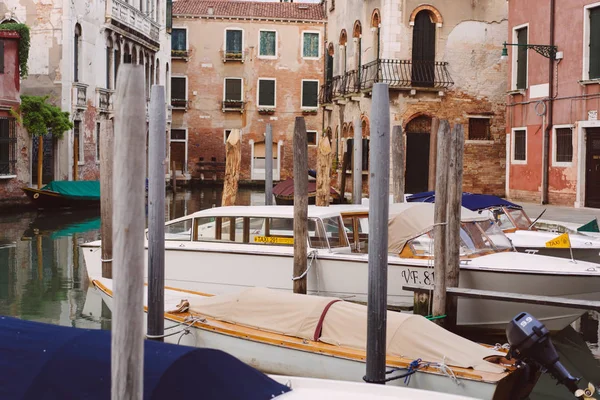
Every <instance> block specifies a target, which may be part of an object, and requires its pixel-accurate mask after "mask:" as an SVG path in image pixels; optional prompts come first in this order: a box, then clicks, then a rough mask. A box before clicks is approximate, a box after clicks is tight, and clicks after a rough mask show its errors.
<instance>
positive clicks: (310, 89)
mask: <svg viewBox="0 0 600 400" xmlns="http://www.w3.org/2000/svg"><path fill="white" fill-rule="evenodd" d="M318 99H319V81H306V80H303V81H302V108H317V106H318V104H319V100H318Z"/></svg>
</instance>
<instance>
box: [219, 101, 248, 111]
mask: <svg viewBox="0 0 600 400" xmlns="http://www.w3.org/2000/svg"><path fill="white" fill-rule="evenodd" d="M245 103H246V102H244V101H241V100H223V108H222V110H223V112H227V111H238V112H240V113H243V112H244V104H245Z"/></svg>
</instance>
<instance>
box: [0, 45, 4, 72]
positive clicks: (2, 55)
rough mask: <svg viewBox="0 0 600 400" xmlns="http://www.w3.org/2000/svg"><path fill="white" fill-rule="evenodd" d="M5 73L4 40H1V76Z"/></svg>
mask: <svg viewBox="0 0 600 400" xmlns="http://www.w3.org/2000/svg"><path fill="white" fill-rule="evenodd" d="M3 73H4V40H0V74H3Z"/></svg>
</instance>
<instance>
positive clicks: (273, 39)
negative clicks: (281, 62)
mask: <svg viewBox="0 0 600 400" xmlns="http://www.w3.org/2000/svg"><path fill="white" fill-rule="evenodd" d="M259 40H260V46H259V52H258V55H259V56H261V57H275V56H277V32H276V31H260V39H259Z"/></svg>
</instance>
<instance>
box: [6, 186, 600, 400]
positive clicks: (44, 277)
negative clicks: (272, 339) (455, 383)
mask: <svg viewBox="0 0 600 400" xmlns="http://www.w3.org/2000/svg"><path fill="white" fill-rule="evenodd" d="M220 201H221V189H220V188H217V187H208V188H203V189H202V190H197V191H193V192H190V191H181V192H179V193H177V194H176V195H172V194H167V204H166V207H165V214H166V218H167V219H174V218H178V217H181V216H184V215H187V214H190V213H193V212H196V211H199V210H203V209H206V208H210V207H216V206H219V205H220ZM237 203H238V204H239V205H259V204H264V193H261V192H260V191H257V190H247V189H240V192H239V194H238V199H237ZM99 232H100V215H99V212H98V211H93V212H90V211H86V212H74V211H73V212H68V211H64V212H59V213H56V212H36V211H30V212H22V213H13V214H8V215H0V315H9V316H14V317H18V318H21V319H26V320H34V321H41V322H47V323H52V324H59V325H65V326H74V327H80V328H93V329H110V311H109V310H108V309H106V307H104V306H103V304H102V301H101V299H100V297H99V295H98V294H97V293H96V291H95V290H94V289H93V288H91V287H90V285H89V282H88V279H87V274H86V270H85V264H84V261H83V256H82V255H81V253H80V251H79V248H78V246H79V244H81V243H84V242H88V241H91V240H96V239H99V236H100V234H99ZM99 310H101V312H99ZM98 315H102V316H101V317H98ZM599 320H600V315H599V314H598V313H589V314H586V315H585V316H584V318H582V319H581V320H579V321H577V322H576V323H575V324H574V328H572V327H568V328H567V329H565V330H564V331H562V332H560V333H559V334H558V335H556V337H554V338H553V341H554V343H555V345H556V347H557V348H558V350H559V352H560V354H561V361H562V362H563V363H564V364H565V366H566V367H567V369H569V370H570V371H571V372H572V373H573V375H575V376H581V377H583V381H585V382H589V381H591V382H594V383H595V384H596V385H598V384H600V363H599V362H600V350H599V348H598V341H599V338H598V336H599V334H600V332H599V328H598V321H599ZM473 339H475V340H482V341H487V342H490V343H495V340H494V339H490V338H473ZM501 339H502V338H500V339H498V340H499V341H501ZM573 398H574V397H573V396H572V395H571V394H569V393H568V392H567V390H566V389H564V388H562V387H557V386H556V384H555V382H554V381H552V380H551V379H550V378H548V377H545V376H544V377H542V379H541V380H540V382H539V383H538V385H537V386H536V388H535V390H534V393H533V394H532V396H531V399H540V400H541V399H573Z"/></svg>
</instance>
